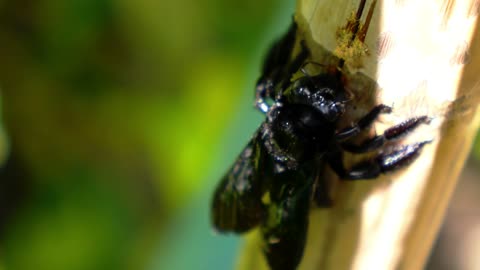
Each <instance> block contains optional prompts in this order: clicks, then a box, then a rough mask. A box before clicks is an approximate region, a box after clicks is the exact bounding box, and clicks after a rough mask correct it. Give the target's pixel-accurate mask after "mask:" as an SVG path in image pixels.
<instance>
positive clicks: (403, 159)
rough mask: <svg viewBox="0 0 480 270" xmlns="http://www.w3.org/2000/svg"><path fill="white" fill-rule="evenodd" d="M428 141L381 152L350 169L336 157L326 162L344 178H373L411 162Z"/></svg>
mask: <svg viewBox="0 0 480 270" xmlns="http://www.w3.org/2000/svg"><path fill="white" fill-rule="evenodd" d="M430 142H431V141H423V142H420V143H413V144H408V145H404V146H402V147H401V148H398V149H396V150H394V151H392V152H389V153H382V154H380V155H378V156H376V157H375V158H374V159H371V160H366V161H363V162H360V163H358V164H356V165H354V166H353V167H352V168H351V169H350V170H346V169H345V168H344V167H343V165H342V163H340V161H339V160H338V158H332V159H329V160H328V162H329V164H330V166H331V167H332V169H333V170H334V171H335V172H336V173H337V174H338V175H339V176H340V178H342V179H344V180H359V179H373V178H376V177H378V176H379V175H380V174H382V173H387V172H392V171H395V170H397V169H400V168H402V167H404V166H406V165H408V164H410V163H412V162H413V161H414V160H415V159H416V158H417V157H418V155H419V154H420V151H421V150H422V148H423V146H425V144H427V143H430ZM337 156H338V155H337ZM340 157H341V156H340Z"/></svg>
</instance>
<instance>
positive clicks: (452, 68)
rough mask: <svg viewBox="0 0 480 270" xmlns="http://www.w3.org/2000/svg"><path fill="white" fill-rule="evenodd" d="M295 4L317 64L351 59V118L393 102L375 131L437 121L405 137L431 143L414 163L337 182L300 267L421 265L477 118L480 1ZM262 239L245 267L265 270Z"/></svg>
mask: <svg viewBox="0 0 480 270" xmlns="http://www.w3.org/2000/svg"><path fill="white" fill-rule="evenodd" d="M297 3H298V4H297V11H296V15H295V18H296V20H297V23H298V24H299V28H300V29H301V32H303V35H301V36H300V38H301V39H304V40H306V44H307V46H308V47H309V48H310V49H311V51H312V54H313V56H312V60H313V61H316V62H320V63H331V61H332V59H334V58H335V57H340V58H343V59H345V66H344V70H348V72H349V74H351V80H350V82H351V83H350V85H348V86H347V87H349V88H351V91H352V92H353V93H354V96H356V97H357V98H358V97H360V99H361V100H360V101H358V102H357V103H358V108H355V109H351V110H350V112H349V113H348V116H347V117H346V119H347V120H346V122H348V121H352V119H355V118H358V115H360V114H362V113H363V112H364V111H365V110H367V109H368V107H369V106H371V103H372V102H374V103H377V104H378V103H384V104H387V105H393V107H394V112H393V113H392V114H391V115H388V116H384V117H382V119H381V121H380V122H379V123H378V124H377V125H376V126H375V130H376V132H377V133H380V132H382V131H383V130H384V129H385V128H387V127H389V126H392V125H393V124H394V123H398V122H400V121H402V120H404V119H406V118H408V117H410V116H418V115H425V114H426V115H429V116H431V117H433V120H432V122H431V123H430V124H429V125H425V126H422V127H421V128H420V129H419V130H417V131H415V132H414V133H413V134H412V135H410V136H408V137H407V138H405V140H404V141H402V142H401V143H402V144H405V143H409V142H418V141H423V140H429V139H432V140H433V141H432V143H431V144H429V145H428V146H427V147H425V149H424V150H423V152H422V154H421V156H420V157H419V158H418V159H417V160H416V161H415V162H414V163H413V164H411V165H410V166H409V167H408V168H406V169H404V170H402V171H399V172H396V173H392V174H387V175H385V176H382V177H381V178H379V179H378V180H375V181H359V182H348V183H347V182H342V181H338V182H337V184H336V185H335V186H334V190H333V191H334V201H335V204H334V206H333V207H332V208H329V209H314V210H312V211H311V216H310V225H309V233H308V240H307V247H306V251H305V255H304V258H303V260H302V262H301V265H300V267H299V269H302V270H307V269H308V270H320V269H321V270H329V269H332V270H341V269H405V270H407V269H408V270H412V269H422V267H423V266H424V264H425V261H426V259H427V257H428V255H429V253H430V249H431V246H432V243H433V241H434V239H435V236H436V234H437V232H438V229H439V227H440V224H441V221H442V218H443V216H444V214H445V210H446V207H447V205H448V201H449V199H450V197H451V194H452V192H453V189H454V187H455V185H456V181H457V178H458V176H459V174H460V172H461V169H462V167H463V164H464V162H465V159H466V157H467V156H468V153H469V150H470V148H471V145H472V141H473V138H474V135H475V132H476V130H477V128H478V126H479V123H480V113H479V112H480V110H479V108H478V103H479V99H480V76H479V72H478V71H479V70H480V27H479V25H478V20H477V17H478V15H479V9H480V1H479V0H465V1H454V0H445V1H440V0H423V1H408V0H403V1H402V0H396V1H376V0H369V1H364V0H335V1H334V0H330V1H325V0H298V2H297ZM352 33H353V36H352V35H349V34H352ZM359 78H369V79H371V80H372V82H373V83H371V82H369V83H365V79H359ZM362 95H363V96H367V97H368V98H370V99H372V100H370V101H368V98H367V99H365V98H364V99H365V100H364V99H362V98H361V97H362ZM347 159H348V160H347V162H349V161H350V162H351V161H352V160H353V157H350V158H347ZM325 177H330V178H335V176H333V174H332V173H328V172H327V176H325ZM258 239H259V237H258V233H257V232H256V231H255V232H252V233H251V235H249V236H248V237H247V244H246V247H245V250H244V252H243V253H242V257H241V260H240V266H239V269H268V267H267V266H266V264H265V262H264V261H263V257H262V256H261V249H260V244H259V243H258V242H259V240H258Z"/></svg>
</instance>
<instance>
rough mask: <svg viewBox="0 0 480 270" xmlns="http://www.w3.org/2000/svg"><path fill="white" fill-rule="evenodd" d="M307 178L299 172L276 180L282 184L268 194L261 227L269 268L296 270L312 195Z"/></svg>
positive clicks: (301, 252)
mask: <svg viewBox="0 0 480 270" xmlns="http://www.w3.org/2000/svg"><path fill="white" fill-rule="evenodd" d="M280 178H282V179H280ZM306 179H308V177H307V178H306V175H304V174H302V173H301V172H300V171H291V172H287V173H283V174H281V175H279V177H277V179H275V180H276V181H278V182H281V183H284V184H283V185H281V186H279V188H278V189H276V190H272V191H271V192H272V194H270V196H271V202H270V203H269V204H268V205H267V206H266V207H267V210H266V212H267V213H268V215H267V217H266V218H265V221H264V223H263V224H262V233H263V238H264V241H265V248H264V249H265V250H264V253H265V256H266V258H267V261H268V264H269V265H270V267H271V269H274V270H295V269H297V266H298V264H299V263H300V260H301V259H302V256H303V250H304V247H305V241H306V236H307V229H308V213H309V207H310V202H311V194H312V184H311V183H309V182H308V183H307V181H306Z"/></svg>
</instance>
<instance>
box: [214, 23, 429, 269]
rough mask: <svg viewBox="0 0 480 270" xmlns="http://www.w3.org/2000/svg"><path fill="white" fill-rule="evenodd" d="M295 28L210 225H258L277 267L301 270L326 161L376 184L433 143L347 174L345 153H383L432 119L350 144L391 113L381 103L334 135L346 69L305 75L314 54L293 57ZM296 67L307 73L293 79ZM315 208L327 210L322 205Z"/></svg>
mask: <svg viewBox="0 0 480 270" xmlns="http://www.w3.org/2000/svg"><path fill="white" fill-rule="evenodd" d="M296 31H297V26H296V24H295V23H294V24H293V25H292V27H291V28H290V30H289V31H288V33H287V34H286V35H285V36H284V37H283V38H282V39H280V40H279V41H277V43H275V44H274V46H273V47H272V48H271V49H270V51H269V53H268V55H267V57H266V60H265V62H264V68H263V74H262V76H261V77H260V79H259V80H258V82H257V87H256V101H255V106H256V107H257V109H259V110H260V111H261V112H263V113H265V114H266V120H265V121H264V122H263V123H262V124H261V126H260V127H259V129H258V130H257V131H256V132H255V134H254V135H253V137H252V139H251V140H250V142H249V143H248V144H247V146H246V147H245V149H244V150H243V152H242V153H241V154H240V156H239V157H238V158H237V160H236V161H235V163H234V164H233V166H232V168H231V169H230V171H229V172H228V173H227V174H226V175H225V176H224V177H223V179H222V181H221V182H220V184H219V185H218V187H217V189H216V191H215V194H214V199H213V205H212V218H213V225H214V227H215V229H216V230H217V231H219V232H235V233H243V232H246V231H248V230H250V229H252V228H254V227H257V226H259V227H260V230H261V233H262V235H263V239H264V243H265V244H264V253H265V256H266V259H267V261H268V264H269V266H270V268H271V269H272V270H293V269H296V268H297V266H298V264H299V262H300V260H301V258H302V255H303V250H304V246H305V240H306V234H307V227H308V213H309V209H310V205H311V203H312V201H315V194H319V193H322V191H320V192H319V191H318V190H316V189H318V187H319V186H322V185H318V183H315V182H316V181H322V179H321V178H320V179H318V177H315V175H316V174H317V172H318V169H319V168H321V167H322V166H323V164H328V165H329V166H330V167H331V168H332V169H333V171H334V172H335V173H336V174H338V176H339V177H340V179H344V180H357V179H373V178H376V177H377V176H378V175H379V174H382V173H385V172H389V171H393V170H396V169H397V168H399V167H402V166H405V165H407V164H408V163H410V162H411V161H413V160H414V159H415V158H416V157H417V156H418V155H419V152H420V150H421V148H422V147H423V146H424V145H425V144H426V143H428V142H427V141H425V142H420V143H415V144H410V145H407V146H403V147H401V148H398V149H397V150H392V151H390V152H388V153H383V154H378V155H377V156H376V157H375V158H373V159H369V160H365V161H364V162H361V163H360V164H357V165H355V166H353V168H352V169H349V170H347V169H345V167H344V166H343V163H342V153H343V151H349V152H354V153H364V152H369V151H373V150H378V149H380V148H381V147H382V146H383V145H384V144H385V142H387V141H391V140H395V139H398V138H399V137H400V136H402V135H405V134H406V133H408V132H409V131H411V130H413V129H414V128H416V127H417V126H418V125H419V124H421V123H426V122H428V121H429V117H427V116H421V117H415V118H411V119H408V120H406V121H405V122H403V123H401V124H399V125H396V126H393V127H391V128H389V129H387V130H386V131H385V132H384V133H383V134H382V135H378V136H375V137H373V138H371V139H368V140H367V141H365V142H363V143H361V144H360V145H352V144H348V143H347V142H346V141H347V140H348V139H350V138H353V137H355V136H356V135H358V134H359V133H360V132H361V131H362V130H365V129H367V128H368V127H369V126H370V125H371V124H372V123H373V122H374V121H375V120H376V118H377V117H378V116H379V115H380V114H382V113H389V112H390V111H391V108H390V107H388V106H386V105H382V104H380V105H377V106H375V107H374V108H373V109H372V110H371V111H370V112H369V113H367V114H366V115H365V116H364V117H362V118H361V119H360V120H359V121H358V122H357V123H356V124H353V125H352V126H350V127H347V128H344V129H340V130H337V124H338V121H339V119H340V117H341V116H342V114H343V113H344V111H345V104H346V102H347V98H346V94H345V89H344V83H343V81H342V72H340V71H338V69H336V71H333V72H322V73H320V74H318V75H314V76H311V75H309V74H307V73H306V72H305V71H303V68H302V67H303V66H304V65H305V63H308V61H307V58H308V56H309V51H308V49H307V48H306V47H305V46H302V49H301V51H300V52H299V53H298V54H297V55H296V56H295V57H293V56H292V51H293V47H294V43H295V37H296ZM291 58H293V60H290V59H291ZM299 70H302V71H303V72H304V75H303V76H301V77H299V78H297V79H295V80H293V81H291V78H292V76H293V74H294V73H296V72H298V71H299ZM267 100H271V102H269V103H268V102H267ZM323 186H324V185H323ZM323 193H324V192H323ZM317 204H320V206H322V202H321V200H317ZM327 205H328V203H327V204H324V205H323V206H327Z"/></svg>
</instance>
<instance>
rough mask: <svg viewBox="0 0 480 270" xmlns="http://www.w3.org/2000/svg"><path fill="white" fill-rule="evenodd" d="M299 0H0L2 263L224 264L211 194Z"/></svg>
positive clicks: (242, 137)
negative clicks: (265, 58) (269, 54)
mask: <svg viewBox="0 0 480 270" xmlns="http://www.w3.org/2000/svg"><path fill="white" fill-rule="evenodd" d="M293 5H294V2H293V1H287V0H283V1H280V2H278V1H273V0H267V1H262V2H258V1H253V0H246V1H219V0H203V1H192V0H190V1H149V0H139V1H131V0H130V1H129V0H71V1H56V0H39V1H33V0H16V1H14V0H3V1H0V44H2V45H1V46H2V49H1V50H0V58H1V59H2V65H0V89H1V92H0V93H1V99H0V101H1V105H0V109H1V111H2V113H1V114H0V116H1V120H0V163H3V167H1V169H0V205H1V206H0V237H1V242H0V269H53V270H55V269H228V268H229V267H231V265H232V264H233V259H234V249H235V246H236V242H237V241H236V240H235V239H236V238H228V237H214V235H213V233H212V232H211V230H210V227H209V216H208V215H209V213H208V211H209V209H208V207H209V201H210V196H211V191H212V189H213V186H214V185H215V183H216V182H217V180H218V179H220V177H221V175H222V174H223V173H224V172H225V170H226V169H227V168H228V166H229V165H230V163H231V162H232V160H233V159H234V158H235V156H236V154H237V153H238V152H239V151H240V149H241V147H242V145H244V144H245V142H246V141H247V140H248V139H249V136H250V134H251V133H252V131H253V130H254V129H255V127H256V126H257V125H258V123H259V121H260V115H259V114H257V113H256V112H254V110H253V109H252V106H251V104H252V96H253V89H254V88H253V84H254V82H255V80H256V76H257V75H258V74H257V73H258V70H259V65H260V63H261V57H262V55H263V52H264V51H265V50H266V48H267V46H268V45H269V44H270V43H271V41H272V40H273V39H274V38H275V37H276V36H278V35H279V34H280V33H282V32H283V31H284V30H285V29H286V27H287V26H288V24H289V23H290V20H289V19H286V18H289V16H290V14H292V12H293ZM275 20H277V22H274V21H275ZM270 26H271V27H270ZM6 138H8V144H7V140H6ZM4 157H5V158H4ZM7 157H8V158H7ZM185 258H188V260H185Z"/></svg>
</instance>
